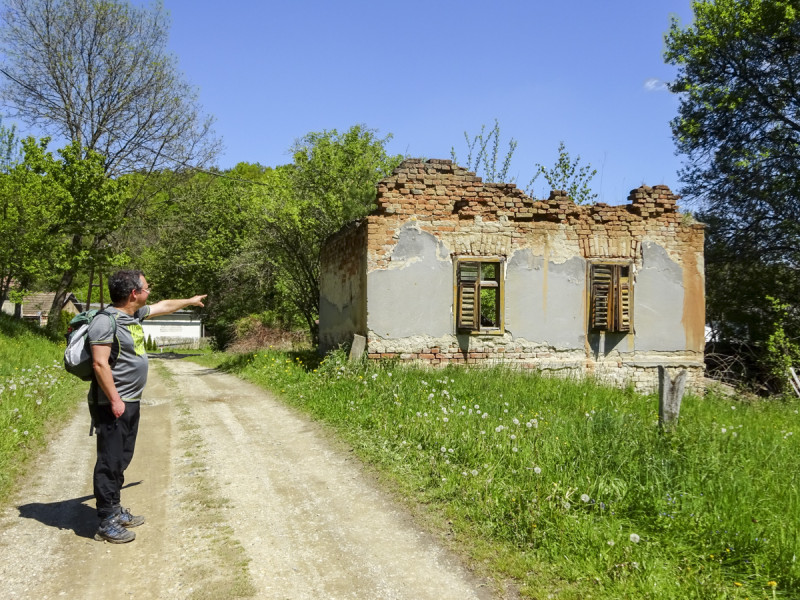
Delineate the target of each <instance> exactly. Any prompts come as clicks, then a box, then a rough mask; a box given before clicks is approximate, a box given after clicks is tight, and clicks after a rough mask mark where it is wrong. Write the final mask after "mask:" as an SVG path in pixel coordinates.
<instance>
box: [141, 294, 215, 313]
mask: <svg viewBox="0 0 800 600" xmlns="http://www.w3.org/2000/svg"><path fill="white" fill-rule="evenodd" d="M207 295H208V294H201V295H199V296H194V297H192V298H184V299H181V300H178V299H173V300H162V301H161V302H156V303H155V304H151V305H150V314H149V315H148V317H155V316H156V315H168V314H170V313H174V312H175V311H176V310H180V309H182V308H186V307H187V306H203V300H204V299H205V297H206V296H207Z"/></svg>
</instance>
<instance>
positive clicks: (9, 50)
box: [0, 0, 219, 320]
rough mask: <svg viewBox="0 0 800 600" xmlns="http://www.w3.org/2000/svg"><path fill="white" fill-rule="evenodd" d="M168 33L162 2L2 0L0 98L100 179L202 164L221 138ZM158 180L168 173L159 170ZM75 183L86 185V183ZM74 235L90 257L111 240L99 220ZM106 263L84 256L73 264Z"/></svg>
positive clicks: (141, 193) (135, 210)
mask: <svg viewBox="0 0 800 600" xmlns="http://www.w3.org/2000/svg"><path fill="white" fill-rule="evenodd" d="M168 32H169V18H168V15H167V13H166V12H165V10H164V7H163V4H162V3H161V2H156V3H154V4H153V5H151V6H150V7H138V6H133V5H131V4H130V3H128V2H124V1H119V0H5V7H4V10H3V12H2V27H1V28H0V50H2V56H3V59H2V66H1V67H0V73H2V74H3V75H4V76H5V79H4V83H3V86H2V94H3V98H4V100H5V102H6V104H7V105H8V106H9V107H11V109H12V110H13V111H14V112H13V113H12V114H13V115H14V116H16V117H19V118H20V119H22V120H23V121H24V122H26V123H28V124H30V125H31V126H34V127H39V128H41V129H43V130H44V131H46V132H48V133H51V134H53V135H55V136H58V137H59V138H63V139H66V140H69V141H72V142H74V143H75V144H77V145H78V146H77V147H79V148H84V149H86V150H87V151H91V152H94V153H97V155H99V156H102V157H103V160H102V172H103V173H104V175H105V176H106V177H107V178H118V177H120V176H121V175H124V174H128V173H137V174H139V175H142V174H144V175H148V174H152V173H155V172H157V171H160V172H162V173H163V172H167V173H173V172H172V171H169V170H168V169H167V167H168V166H171V165H172V166H174V165H179V166H180V167H181V168H182V167H184V166H185V165H187V164H192V165H195V166H197V165H202V164H205V163H207V162H209V161H210V160H211V159H212V158H213V156H214V155H215V153H216V151H217V150H218V147H219V145H218V142H217V140H216V139H215V138H214V136H213V134H212V131H211V119H209V118H206V117H204V116H203V115H202V114H201V111H200V109H199V106H198V103H197V94H196V92H195V90H194V89H193V88H192V87H191V86H190V85H188V84H187V83H186V81H185V80H184V78H183V77H182V76H181V74H180V72H179V70H178V67H177V61H176V59H175V57H174V56H173V55H171V54H170V53H169V52H168V51H167V41H168ZM65 158H67V157H65ZM173 174H174V173H173ZM147 179H148V178H147V177H138V178H136V179H135V181H137V182H139V183H140V184H141V187H140V188H138V189H137V190H132V191H131V193H129V194H127V196H126V199H127V202H125V203H124V204H122V205H120V206H119V213H118V217H117V219H116V220H117V221H119V220H122V219H125V218H129V217H133V216H137V215H139V214H140V212H141V209H142V204H143V203H144V202H145V201H146V200H147V198H148V196H147V195H146V192H147V191H149V190H152V189H153V186H151V185H147ZM158 180H159V181H160V182H162V183H163V182H165V181H167V179H166V178H165V177H164V176H163V175H162V174H159V177H158ZM93 181H94V182H95V183H97V184H98V185H100V186H101V187H102V184H101V182H100V181H97V180H93ZM73 183H74V184H77V182H73ZM73 187H74V186H73ZM98 189H99V188H98ZM73 191H74V192H77V191H80V192H82V193H84V194H85V193H88V190H87V189H86V187H85V186H83V189H82V190H77V189H75V190H73ZM78 202H84V201H83V200H78ZM83 238H86V239H83ZM73 243H74V246H75V248H76V252H77V249H78V248H85V249H89V254H90V255H92V256H97V255H98V249H100V248H103V247H106V246H108V245H109V244H111V245H114V244H115V240H114V237H113V235H111V229H109V228H104V229H102V231H101V232H99V233H98V234H96V235H94V234H91V233H90V232H89V231H84V232H77V233H75V234H74V237H73ZM58 264H60V265H63V264H64V263H58ZM69 264H72V265H75V264H78V263H76V262H74V261H73V262H71V263H69ZM107 266H108V265H106V264H101V263H97V262H95V261H93V260H85V261H81V262H80V267H79V268H81V269H88V270H89V271H90V272H93V270H94V269H95V268H105V267H107ZM54 267H55V265H54ZM75 277H76V272H74V271H72V270H65V271H62V272H61V273H60V275H59V276H58V277H57V280H58V285H57V289H56V297H55V299H54V302H53V306H52V308H51V312H50V314H51V315H54V316H57V315H58V313H59V311H60V309H61V303H62V300H63V297H64V294H65V293H66V291H67V290H66V289H65V288H64V286H65V285H69V284H71V283H72V282H73V281H74V280H75ZM56 320H57V319H56Z"/></svg>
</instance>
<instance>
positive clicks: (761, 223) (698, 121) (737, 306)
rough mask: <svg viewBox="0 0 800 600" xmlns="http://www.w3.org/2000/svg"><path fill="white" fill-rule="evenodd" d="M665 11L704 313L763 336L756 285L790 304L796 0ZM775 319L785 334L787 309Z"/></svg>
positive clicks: (720, 2) (749, 335)
mask: <svg viewBox="0 0 800 600" xmlns="http://www.w3.org/2000/svg"><path fill="white" fill-rule="evenodd" d="M692 7H693V11H694V21H693V22H692V24H691V25H690V26H688V27H682V26H681V25H680V23H679V22H678V21H677V20H673V22H672V25H671V27H670V30H669V32H668V34H667V36H666V50H665V60H666V61H667V63H669V64H672V65H675V66H677V67H678V74H677V77H676V79H675V81H674V82H673V83H672V84H671V89H672V91H673V92H675V93H677V94H678V95H679V97H680V105H679V109H678V116H677V117H676V118H675V119H674V120H673V122H672V130H673V137H674V140H675V144H676V146H677V149H678V151H679V152H681V153H682V154H684V155H686V160H685V163H684V166H683V169H682V171H681V178H682V180H683V182H684V183H685V185H684V187H683V188H682V190H681V192H682V193H683V195H684V196H685V197H687V198H688V199H689V200H690V201H693V202H695V203H696V205H697V206H698V207H699V211H698V214H697V217H698V218H699V219H700V220H701V221H704V222H706V223H707V224H708V225H709V228H708V235H707V242H706V270H707V277H708V290H709V294H708V298H707V309H708V316H709V319H710V320H711V321H712V323H714V324H715V327H716V328H717V329H718V331H719V332H720V335H721V336H723V337H725V338H728V339H733V340H737V341H740V342H744V343H748V344H755V345H761V346H762V347H763V345H764V344H765V343H766V340H767V339H768V336H769V334H770V329H771V327H770V325H771V324H770V319H769V318H768V317H766V316H765V315H766V312H765V310H764V307H765V306H766V304H767V301H766V297H767V296H772V297H775V298H777V299H778V300H779V301H781V302H786V303H790V304H791V305H792V306H794V307H795V308H794V311H789V312H790V313H792V312H795V313H796V312H797V304H798V303H797V300H796V299H797V297H798V292H800V289H798V283H797V282H798V279H800V278H798V268H800V177H798V173H800V87H798V86H800V78H798V76H797V73H798V72H800V2H798V1H797V0H716V1H715V2H699V1H696V2H693V4H692ZM792 321H793V323H785V324H784V326H785V327H786V332H787V334H788V335H789V336H790V337H791V338H793V339H797V337H798V335H800V327H798V325H800V324H798V322H797V321H798V320H797V319H793V320H792Z"/></svg>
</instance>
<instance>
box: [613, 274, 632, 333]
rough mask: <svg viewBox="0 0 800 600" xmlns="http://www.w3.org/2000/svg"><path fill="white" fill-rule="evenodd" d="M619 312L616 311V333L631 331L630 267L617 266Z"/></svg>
mask: <svg viewBox="0 0 800 600" xmlns="http://www.w3.org/2000/svg"><path fill="white" fill-rule="evenodd" d="M616 270H617V277H616V280H617V282H616V283H617V285H616V288H617V290H616V291H617V293H616V294H615V296H616V298H617V306H616V308H617V310H616V311H615V313H616V314H615V317H616V318H615V319H614V325H615V327H614V331H622V332H626V333H628V332H630V331H631V282H630V279H631V278H630V267H628V266H625V265H617V267H616Z"/></svg>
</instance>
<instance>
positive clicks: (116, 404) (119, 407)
mask: <svg viewBox="0 0 800 600" xmlns="http://www.w3.org/2000/svg"><path fill="white" fill-rule="evenodd" d="M111 412H112V413H114V417H115V418H117V419H119V418H120V417H121V416H122V413H124V412H125V403H124V402H123V401H122V400H120V399H119V398H117V399H116V400H112V401H111Z"/></svg>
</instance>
